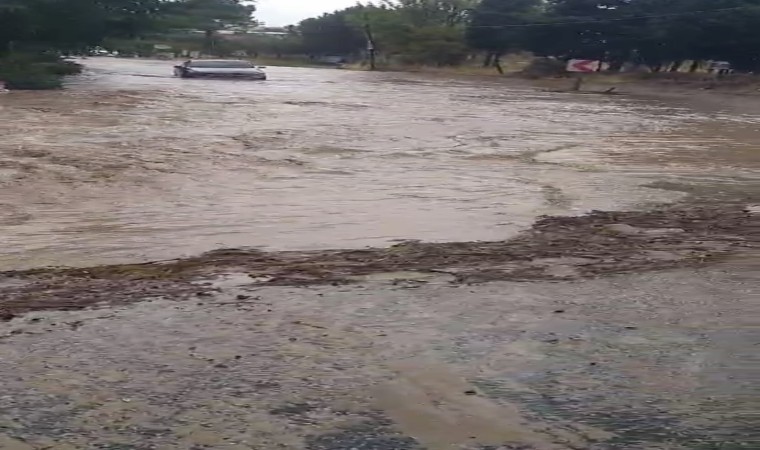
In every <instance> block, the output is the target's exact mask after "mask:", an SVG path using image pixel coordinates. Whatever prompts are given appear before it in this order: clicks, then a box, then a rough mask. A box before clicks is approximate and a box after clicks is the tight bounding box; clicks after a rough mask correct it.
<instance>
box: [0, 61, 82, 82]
mask: <svg viewBox="0 0 760 450" xmlns="http://www.w3.org/2000/svg"><path fill="white" fill-rule="evenodd" d="M81 71H82V67H81V66H80V65H79V64H76V63H74V62H70V61H64V60H62V59H61V58H60V57H59V56H57V55H40V54H26V53H21V54H19V53H17V54H11V55H6V56H4V57H1V58H0V81H2V82H4V83H5V87H6V88H7V89H10V90H45V89H58V88H60V87H62V85H63V77H64V76H66V75H75V74H78V73H81Z"/></svg>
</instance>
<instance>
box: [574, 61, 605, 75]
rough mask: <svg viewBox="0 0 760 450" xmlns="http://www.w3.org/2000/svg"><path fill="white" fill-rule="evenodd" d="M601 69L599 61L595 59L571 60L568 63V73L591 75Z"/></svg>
mask: <svg viewBox="0 0 760 450" xmlns="http://www.w3.org/2000/svg"><path fill="white" fill-rule="evenodd" d="M598 69H599V61H595V60H593V59H571V60H570V61H568V62H567V71H568V72H581V73H591V72H596V71H597V70H598Z"/></svg>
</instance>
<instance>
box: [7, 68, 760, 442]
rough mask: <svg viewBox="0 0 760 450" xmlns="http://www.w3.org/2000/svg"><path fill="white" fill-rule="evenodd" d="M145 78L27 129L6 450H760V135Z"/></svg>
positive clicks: (567, 102) (477, 96) (748, 124)
mask: <svg viewBox="0 0 760 450" xmlns="http://www.w3.org/2000/svg"><path fill="white" fill-rule="evenodd" d="M122 63H123V64H126V66H121V67H119V68H118V69H119V70H114V67H110V68H109V67H106V68H101V69H100V70H101V72H98V73H93V74H91V76H92V78H90V79H89V81H90V83H89V84H82V85H80V86H78V87H76V88H74V89H72V90H70V91H68V92H66V93H64V94H61V95H63V97H61V99H59V100H62V99H68V100H72V101H74V105H75V106H76V110H72V111H66V110H63V109H61V108H59V106H60V105H57V104H56V103H52V104H51V103H48V102H44V101H41V100H40V99H36V100H35V99H34V98H32V97H27V98H24V97H18V96H15V94H14V96H12V97H13V98H12V100H11V103H13V102H18V103H15V104H12V105H9V104H8V103H5V104H0V106H2V108H0V117H2V116H3V114H11V116H12V117H14V118H19V117H20V118H21V120H18V121H16V122H14V123H13V124H11V123H10V122H3V123H0V129H1V130H2V132H3V136H4V138H5V139H4V140H3V141H2V142H0V155H2V160H0V182H1V183H3V189H2V190H0V200H2V203H3V206H4V209H3V211H2V213H0V214H2V215H1V216H0V231H2V232H3V233H4V234H3V235H2V236H1V238H2V239H4V241H3V242H2V245H3V246H4V247H3V248H4V250H5V251H6V253H5V254H4V255H3V256H2V257H0V270H5V271H4V272H0V355H2V361H3V364H0V377H1V378H2V379H3V380H4V383H3V388H4V393H3V395H0V448H2V449H6V448H7V449H13V450H37V449H39V450H41V449H56V450H57V449H62V450H79V449H87V450H89V449H93V450H94V449H112V450H147V449H161V450H175V449H176V450H199V449H204V448H206V449H233V450H244V449H249V450H250V449H256V450H259V449H267V450H269V449H276V448H282V449H294V450H296V449H304V450H407V449H408V450H517V449H520V450H719V449H720V450H727V449H728V450H735V449H754V448H756V447H757V442H760V435H758V433H757V430H758V429H760V424H759V423H757V420H756V417H755V416H756V414H754V411H757V410H758V407H760V405H758V403H757V399H758V398H760V393H758V392H757V385H756V383H754V379H755V378H756V374H757V368H758V367H760V361H758V358H757V352H756V347H757V346H756V344H757V342H758V341H759V339H760V336H758V334H757V326H756V325H757V324H756V321H755V319H754V317H757V315H756V314H754V313H753V311H754V310H756V300H755V299H756V298H757V296H758V295H760V292H759V291H758V286H760V279H758V273H760V258H758V257H757V255H758V245H759V243H760V236H758V232H760V224H759V223H758V222H759V221H760V219H759V218H760V206H758V205H759V204H760V197H758V193H760V190H758V185H757V180H758V179H757V173H758V171H757V170H756V169H757V168H758V166H757V165H756V162H757V160H756V156H757V152H756V149H755V148H754V147H753V146H754V144H753V142H756V141H753V139H754V136H756V133H757V132H758V130H757V129H756V128H755V127H754V125H753V124H754V123H755V122H754V121H755V119H756V118H755V117H753V116H751V115H748V116H743V115H741V114H739V113H737V112H736V111H724V110H719V108H718V109H716V110H715V111H711V112H709V113H704V112H703V113H697V112H694V111H693V110H690V109H689V108H688V107H687V106H686V105H680V106H677V107H676V106H671V107H665V106H663V105H661V104H659V103H657V102H654V101H653V102H652V103H653V105H649V104H642V103H635V102H634V103H633V104H628V103H626V102H625V101H622V100H619V99H602V100H590V99H589V100H577V99H574V98H573V97H572V96H569V95H567V96H565V95H558V94H547V93H535V92H532V91H529V90H517V91H515V90H513V89H506V90H504V89H503V88H502V87H500V86H493V85H487V86H482V85H479V84H478V83H475V82H473V81H472V80H469V81H461V80H459V81H457V80H433V81H430V80H425V79H417V78H414V77H409V76H407V75H399V74H378V75H372V74H356V73H354V74H341V73H340V72H330V71H321V72H318V73H314V72H311V71H305V72H287V71H286V72H282V73H281V75H282V76H283V77H284V78H286V79H285V80H283V82H282V83H280V84H278V83H276V82H275V83H272V84H269V85H267V89H266V90H261V91H256V92H255V93H254V92H253V91H250V90H247V89H254V88H253V87H251V86H246V87H244V86H243V85H240V84H231V85H227V86H228V87H232V86H235V89H240V91H238V90H223V91H219V90H218V87H217V85H212V84H205V83H199V84H195V85H193V86H195V89H196V90H195V91H194V92H192V93H191V92H188V90H187V89H186V87H185V85H182V86H181V87H180V85H179V84H177V80H173V79H171V78H167V77H165V76H163V75H161V73H162V72H160V71H161V70H163V66H160V65H159V64H158V63H153V62H137V63H133V62H129V61H127V62H118V61H117V62H113V63H111V62H106V63H104V64H106V66H108V65H109V64H117V65H118V64H122ZM130 64H136V65H130ZM130 68H131V69H130ZM127 69H129V70H132V72H129V70H127ZM125 71H126V73H125ZM154 72H155V73H154ZM367 76H370V77H374V76H382V77H387V79H383V80H378V79H371V80H369V81H368V80H364V79H362V77H367ZM394 77H395V78H394ZM315 83H316V84H317V85H319V86H320V87H321V89H319V90H316V91H315V89H314V86H315ZM378 83H385V84H384V90H383V93H384V96H385V97H386V98H383V99H382V100H383V101H380V100H381V99H380V98H379V97H377V94H378V92H377V85H378ZM109 84H111V85H112V87H108V85H109ZM334 84H340V86H333V85H334ZM113 85H116V86H118V88H113ZM148 86H150V89H152V91H148V90H146V89H147V87H148ZM257 86H260V85H257ZM389 86H392V87H394V89H396V90H397V92H394V91H393V90H388V89H386V88H387V87H389ZM255 89H258V87H256V88H255ZM412 93H414V94H416V95H418V97H417V98H416V99H415V97H413V96H412V95H411V94H412ZM583 97H590V96H583ZM369 99H373V101H372V102H369V101H368V100H369ZM418 100H419V101H418ZM69 104H71V103H69ZM199 105H204V107H205V108H207V110H203V108H201V109H198V108H197V107H198V106H199ZM431 105H433V106H435V105H439V106H440V107H439V108H434V107H433V106H431ZM442 105H445V106H447V107H448V109H447V108H444V107H443V106H442ZM456 105H467V107H468V108H467V109H465V108H459V109H457V108H454V107H453V106H456ZM548 106H551V108H548ZM188 111H192V112H193V113H192V114H188ZM19 113H20V114H21V116H18V114H19ZM499 114H501V115H499ZM494 117H497V118H499V120H496V119H494ZM53 118H55V120H53ZM370 119H371V120H370ZM502 119H503V120H502ZM409 123H413V124H414V125H415V127H414V128H413V129H412V130H413V131H409V130H410V129H409V128H405V127H404V126H403V125H408V124H409ZM547 123H548V124H551V127H549V128H550V129H547ZM336 124H337V125H336ZM341 124H342V125H341ZM716 124H721V125H716ZM731 124H732V125H731ZM699 130H701V131H699ZM359 131H361V132H362V133H363V134H362V136H364V139H363V140H362V141H360V142H357V141H356V139H355V136H356V135H357V133H358V132H359ZM705 161H711V165H710V166H709V167H708V166H706V165H705V164H706V163H705ZM357 186H359V187H361V189H358V188H357ZM679 199H680V201H678V202H676V201H677V200H679ZM667 202H671V204H664V203H667ZM672 202H676V203H672ZM370 206H371V208H370ZM590 209H602V210H604V211H595V212H593V213H590V214H586V215H584V214H582V213H583V212H585V211H587V210H590ZM293 211H296V212H297V215H288V214H290V213H292V212H293ZM284 213H288V214H284ZM568 213H569V214H572V215H571V216H569V215H566V214H568ZM541 214H551V215H552V216H550V217H541V218H539V219H536V218H535V216H537V215H541ZM275 224H276V226H274V225H275ZM521 230H523V231H521ZM407 233H409V234H407ZM366 245H376V246H375V247H371V248H367V247H365V246H366ZM251 246H254V247H258V246H262V247H265V248H266V249H258V248H253V249H252V248H246V247H251ZM227 247H232V248H230V249H227V250H218V249H219V248H227ZM336 248H338V249H341V250H332V249H336ZM209 249H217V250H214V251H211V252H208V253H202V252H204V251H205V250H209ZM182 254H189V255H191V256H189V257H185V258H179V259H173V258H175V257H177V256H178V255H182ZM197 255H199V256H197ZM159 259H161V260H162V261H158V262H148V263H135V262H139V261H145V260H159ZM48 265H56V266H67V267H62V268H60V267H53V268H50V267H44V266H48Z"/></svg>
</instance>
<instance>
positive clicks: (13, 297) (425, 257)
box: [0, 203, 760, 318]
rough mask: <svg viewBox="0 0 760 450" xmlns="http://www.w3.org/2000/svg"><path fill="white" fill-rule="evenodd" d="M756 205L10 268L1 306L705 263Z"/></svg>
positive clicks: (745, 224) (754, 223)
mask: <svg viewBox="0 0 760 450" xmlns="http://www.w3.org/2000/svg"><path fill="white" fill-rule="evenodd" d="M756 208H757V207H756V206H755V205H748V204H742V203H736V204H723V205H719V206H718V205H693V204H690V205H681V206H671V207H665V208H661V209H659V210H654V211H647V212H635V211H634V212H595V213H592V214H589V215H585V216H581V217H547V218H544V219H542V220H540V221H538V222H537V223H536V224H534V226H533V228H532V229H531V230H530V231H527V232H524V233H522V234H520V235H519V236H517V237H516V238H513V239H511V240H509V241H499V242H460V243H446V244H434V243H421V242H407V243H401V244H397V245H395V246H392V247H390V248H374V249H373V248H368V249H362V250H328V251H301V252H270V253H267V252H261V251H257V250H244V249H230V250H218V251H214V252H211V253H208V254H204V255H201V256H198V257H194V258H188V259H182V260H173V261H162V262H155V263H147V264H131V265H115V266H98V267H90V268H84V269H72V268H63V269H56V268H42V269H32V270H28V271H17V272H6V273H4V274H3V275H4V277H5V279H6V280H7V281H6V283H8V284H6V285H5V286H4V285H2V284H0V294H2V296H3V300H2V301H1V302H0V314H2V315H3V316H4V317H6V318H12V317H14V316H15V315H17V314H20V313H24V312H27V311H34V310H36V309H81V308H86V307H89V306H92V305H95V304H98V303H101V302H110V303H120V302H134V301H140V300H142V299H144V298H146V297H150V298H156V297H161V296H164V295H169V296H172V297H177V296H178V295H183V294H184V295H187V294H193V293H194V294H195V295H205V294H207V293H208V292H210V291H213V290H214V289H215V288H214V285H213V283H211V284H208V285H207V286H206V287H205V288H198V287H197V285H196V281H197V279H198V278H202V277H208V276H214V275H219V274H225V273H226V274H229V273H232V274H234V273H240V274H241V276H242V278H243V279H244V280H246V282H247V284H257V285H285V286H288V285H290V286H293V285H295V286H299V285H320V284H335V285H339V284H345V283H351V282H357V281H360V280H361V279H362V277H366V276H372V275H375V274H380V273H396V272H416V273H432V274H447V275H449V276H450V277H452V282H453V283H460V284H461V283H474V282H485V281H494V280H517V281H530V280H574V279H580V278H590V277H597V276H601V275H611V274H619V273H626V272H641V271H652V270H662V269H667V268H673V267H682V266H700V265H703V264H707V263H710V262H712V261H714V260H720V259H725V258H727V257H730V256H735V255H739V254H749V253H751V252H752V251H756V250H757V247H758V242H760V235H759V233H758V228H759V227H760V214H759V213H758V211H757V210H756ZM237 278H239V277H233V279H237ZM196 289H198V290H196ZM194 290H195V291H194Z"/></svg>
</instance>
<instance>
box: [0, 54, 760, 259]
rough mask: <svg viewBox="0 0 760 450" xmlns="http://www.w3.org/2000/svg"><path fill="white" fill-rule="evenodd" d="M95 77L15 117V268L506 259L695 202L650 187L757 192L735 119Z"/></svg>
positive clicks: (8, 100)
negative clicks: (399, 254)
mask: <svg viewBox="0 0 760 450" xmlns="http://www.w3.org/2000/svg"><path fill="white" fill-rule="evenodd" d="M87 64H88V71H87V73H86V74H85V75H83V76H81V77H78V78H76V79H73V80H72V81H71V82H70V86H69V89H67V90H65V91H62V92H54V93H13V94H10V95H5V96H3V97H1V98H0V135H1V136H2V140H0V206H1V208H0V239H2V247H3V252H2V255H0V269H23V268H29V267H39V266H47V265H67V266H93V265H98V264H106V263H123V262H134V261H147V260H158V259H167V258H174V257H181V256H189V255H196V254H199V253H201V252H204V251H208V250H212V249H218V248H230V247H260V248H264V249H271V250H283V249H319V248H357V247H364V246H369V245H375V246H387V245H391V244H393V243H394V242H397V241H398V240H409V239H420V240H424V241H432V242H437V241H461V240H501V239H506V238H508V237H511V236H513V235H514V234H515V233H516V232H517V231H519V230H521V229H524V228H526V227H528V226H529V225H530V224H531V223H532V222H533V221H534V219H535V217H536V216H538V215H543V214H579V213H582V212H586V211H589V210H592V209H603V210H612V209H626V208H628V209H632V208H639V207H643V206H646V205H650V204H652V203H656V202H663V201H673V200H676V199H678V198H679V197H680V196H682V195H683V194H682V193H679V192H675V191H672V190H661V189H654V188H652V187H646V185H648V184H651V183H654V182H661V181H663V180H665V181H670V182H679V183H682V182H697V183H703V182H716V180H717V181H720V182H722V183H723V182H728V183H731V182H732V180H737V179H747V178H753V179H756V178H757V168H758V167H759V166H760V165H759V164H758V162H757V152H756V151H755V147H754V145H756V144H755V143H756V142H758V140H760V131H758V130H760V116H758V115H751V114H741V113H738V112H736V111H733V110H731V109H730V108H725V109H724V110H720V109H713V110H711V111H710V112H708V113H703V112H699V110H695V109H690V108H689V107H688V106H689V105H687V104H678V102H676V103H675V104H674V103H673V102H669V103H668V102H665V101H661V100H649V99H632V98H626V97H613V96H599V95H570V94H558V93H548V92H538V91H536V90H533V89H529V88H527V87H526V88H521V87H519V86H517V87H516V86H511V87H510V86H509V85H506V84H503V83H499V82H497V81H491V80H482V79H471V80H461V79H460V80H451V79H443V78H434V79H426V78H423V77H421V76H417V75H406V74H392V73H364V72H349V71H338V70H318V69H297V68H279V67H273V68H270V69H269V74H270V80H271V81H268V82H266V83H249V82H229V81H208V80H180V79H175V78H172V77H170V76H169V75H170V69H171V63H168V62H157V61H131V60H114V59H90V60H88V61H87ZM682 103H683V102H682ZM706 155H710V156H711V158H710V160H711V162H710V163H709V165H708V166H706V163H705V156H706ZM705 169H707V170H705Z"/></svg>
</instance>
